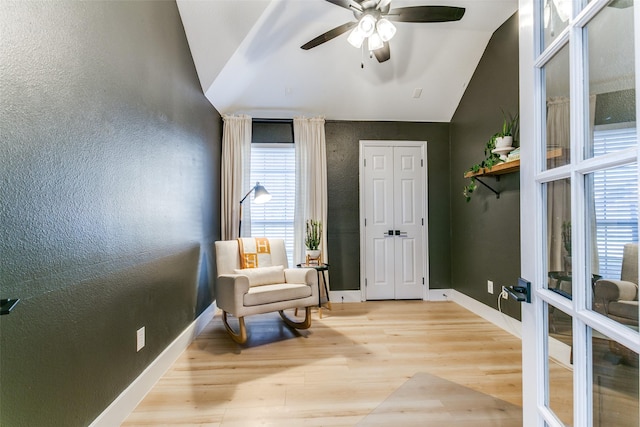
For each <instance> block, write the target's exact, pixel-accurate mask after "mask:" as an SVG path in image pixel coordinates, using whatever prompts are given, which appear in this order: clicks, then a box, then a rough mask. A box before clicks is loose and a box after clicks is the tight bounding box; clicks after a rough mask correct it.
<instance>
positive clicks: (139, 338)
mask: <svg viewBox="0 0 640 427" xmlns="http://www.w3.org/2000/svg"><path fill="white" fill-rule="evenodd" d="M144 344H145V343H144V326H143V327H142V328H140V329H138V330H137V331H136V351H140V350H142V348H143V347H144Z"/></svg>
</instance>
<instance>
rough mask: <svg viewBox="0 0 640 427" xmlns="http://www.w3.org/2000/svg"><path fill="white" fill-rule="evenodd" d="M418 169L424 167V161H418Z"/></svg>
mask: <svg viewBox="0 0 640 427" xmlns="http://www.w3.org/2000/svg"><path fill="white" fill-rule="evenodd" d="M420 167H421V168H423V167H424V159H420Z"/></svg>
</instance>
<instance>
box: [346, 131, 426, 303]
mask: <svg viewBox="0 0 640 427" xmlns="http://www.w3.org/2000/svg"><path fill="white" fill-rule="evenodd" d="M365 146H369V147H388V146H392V147H394V146H395V147H421V148H422V158H423V160H424V167H423V168H422V171H423V177H424V198H423V206H422V209H423V213H424V227H422V236H421V238H422V247H423V248H424V251H423V257H424V259H423V262H424V280H425V283H424V286H423V290H422V299H423V300H424V301H426V300H428V297H429V245H428V242H429V239H428V236H429V231H428V228H429V221H428V215H429V209H428V208H429V203H428V200H429V187H428V185H427V184H428V182H427V176H428V172H427V141H400V140H360V147H359V160H358V165H359V166H358V170H359V188H358V193H359V216H360V300H361V301H366V300H367V296H366V289H365V285H364V284H365V275H366V274H365V273H366V263H365V252H364V249H363V248H364V245H365V231H366V230H365V212H364V194H363V191H362V190H363V188H364V171H363V170H362V168H363V167H364V148H365Z"/></svg>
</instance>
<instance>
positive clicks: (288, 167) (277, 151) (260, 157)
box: [250, 143, 296, 267]
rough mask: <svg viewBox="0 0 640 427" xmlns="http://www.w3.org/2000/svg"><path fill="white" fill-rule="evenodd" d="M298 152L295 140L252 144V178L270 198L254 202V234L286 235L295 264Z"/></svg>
mask: <svg viewBox="0 0 640 427" xmlns="http://www.w3.org/2000/svg"><path fill="white" fill-rule="evenodd" d="M295 167H296V153H295V149H294V145H293V144H262V143H253V144H251V181H250V182H260V184H262V185H264V187H265V188H266V189H267V191H268V192H269V193H271V200H270V201H268V202H267V203H264V204H255V203H253V204H252V205H251V235H252V236H259V237H269V238H280V239H284V244H285V248H286V250H287V256H288V258H289V267H293V266H294V264H293V261H292V260H293V242H294V240H293V232H294V226H293V215H294V209H295V193H296V169H295Z"/></svg>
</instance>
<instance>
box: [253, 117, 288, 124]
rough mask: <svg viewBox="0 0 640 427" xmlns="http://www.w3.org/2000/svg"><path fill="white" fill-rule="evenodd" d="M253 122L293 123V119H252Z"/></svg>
mask: <svg viewBox="0 0 640 427" xmlns="http://www.w3.org/2000/svg"><path fill="white" fill-rule="evenodd" d="M251 120H252V121H253V123H293V119H259V118H257V119H251Z"/></svg>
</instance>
